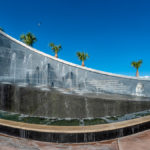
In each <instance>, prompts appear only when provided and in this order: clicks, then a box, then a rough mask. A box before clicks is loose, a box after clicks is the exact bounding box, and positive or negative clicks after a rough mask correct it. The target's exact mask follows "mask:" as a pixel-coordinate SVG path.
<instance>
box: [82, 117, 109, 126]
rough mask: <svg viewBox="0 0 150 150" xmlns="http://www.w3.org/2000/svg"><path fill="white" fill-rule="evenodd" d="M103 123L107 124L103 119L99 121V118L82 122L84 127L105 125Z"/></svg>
mask: <svg viewBox="0 0 150 150" xmlns="http://www.w3.org/2000/svg"><path fill="white" fill-rule="evenodd" d="M105 123H107V121H106V120H104V119H100V118H96V119H85V120H84V125H86V126H88V125H95V124H105Z"/></svg>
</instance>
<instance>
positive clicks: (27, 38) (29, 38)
mask: <svg viewBox="0 0 150 150" xmlns="http://www.w3.org/2000/svg"><path fill="white" fill-rule="evenodd" d="M20 40H21V41H22V42H24V43H25V44H27V45H29V46H33V44H34V43H35V42H36V41H37V39H36V37H35V36H34V35H33V34H32V33H31V32H28V33H27V34H22V35H21V36H20Z"/></svg>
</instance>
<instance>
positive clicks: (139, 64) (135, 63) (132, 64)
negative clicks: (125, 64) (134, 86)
mask: <svg viewBox="0 0 150 150" xmlns="http://www.w3.org/2000/svg"><path fill="white" fill-rule="evenodd" d="M142 63H143V61H142V60H139V61H137V62H136V61H133V62H132V63H131V66H132V67H134V68H135V69H136V77H139V68H140V66H141V64H142Z"/></svg>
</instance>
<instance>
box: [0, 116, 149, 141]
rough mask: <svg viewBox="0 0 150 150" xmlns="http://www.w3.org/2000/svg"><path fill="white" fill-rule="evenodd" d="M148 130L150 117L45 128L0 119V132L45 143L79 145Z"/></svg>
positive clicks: (43, 126)
mask: <svg viewBox="0 0 150 150" xmlns="http://www.w3.org/2000/svg"><path fill="white" fill-rule="evenodd" d="M147 129H150V116H146V117H142V118H138V119H132V120H128V121H122V122H117V123H111V124H101V125H92V126H47V125H37V124H27V123H21V122H15V121H8V120H3V119H0V132H1V133H5V134H9V135H13V136H17V137H22V138H28V139H34V140H38V141H46V142H58V143H80V142H93V141H102V140H109V139H113V138H118V137H122V136H127V135H131V134H134V133H137V132H140V131H144V130H147Z"/></svg>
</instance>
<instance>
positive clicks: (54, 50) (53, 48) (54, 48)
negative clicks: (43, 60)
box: [49, 43, 62, 58]
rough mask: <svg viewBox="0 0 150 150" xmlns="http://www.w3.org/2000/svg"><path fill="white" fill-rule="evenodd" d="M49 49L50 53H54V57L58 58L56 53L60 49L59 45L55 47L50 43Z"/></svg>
mask: <svg viewBox="0 0 150 150" xmlns="http://www.w3.org/2000/svg"><path fill="white" fill-rule="evenodd" d="M49 47H51V48H52V51H53V52H54V53H55V57H56V58H58V52H59V51H60V50H61V49H62V47H61V45H55V44H54V43H50V44H49Z"/></svg>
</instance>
